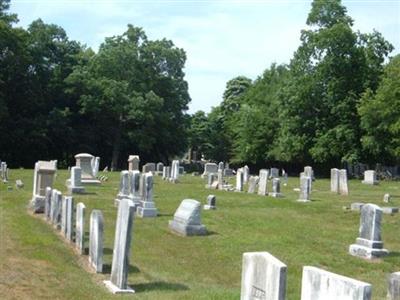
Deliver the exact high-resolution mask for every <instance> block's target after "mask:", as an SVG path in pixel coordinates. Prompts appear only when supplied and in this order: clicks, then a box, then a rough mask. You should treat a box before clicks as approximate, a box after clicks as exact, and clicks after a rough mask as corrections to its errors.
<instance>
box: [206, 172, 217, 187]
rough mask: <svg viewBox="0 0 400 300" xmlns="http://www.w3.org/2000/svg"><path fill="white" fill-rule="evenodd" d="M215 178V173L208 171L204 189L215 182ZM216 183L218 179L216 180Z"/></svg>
mask: <svg viewBox="0 0 400 300" xmlns="http://www.w3.org/2000/svg"><path fill="white" fill-rule="evenodd" d="M216 178H217V175H216V174H215V173H208V175H207V184H206V189H211V188H212V185H213V183H214V182H215V180H216ZM217 184H218V181H217Z"/></svg>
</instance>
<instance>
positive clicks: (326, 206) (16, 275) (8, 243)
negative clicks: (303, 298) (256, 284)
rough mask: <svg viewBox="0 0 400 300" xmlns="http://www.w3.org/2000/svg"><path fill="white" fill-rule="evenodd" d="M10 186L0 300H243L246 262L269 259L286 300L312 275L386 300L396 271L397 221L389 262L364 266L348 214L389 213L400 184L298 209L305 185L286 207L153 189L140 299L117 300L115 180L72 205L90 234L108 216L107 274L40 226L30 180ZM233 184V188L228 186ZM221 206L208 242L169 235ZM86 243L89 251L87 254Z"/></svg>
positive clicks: (316, 199)
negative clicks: (181, 210)
mask: <svg viewBox="0 0 400 300" xmlns="http://www.w3.org/2000/svg"><path fill="white" fill-rule="evenodd" d="M10 176H11V179H10V183H9V185H14V183H15V180H16V179H22V180H23V182H24V183H25V187H24V189H21V190H17V189H16V188H15V187H14V186H13V190H11V191H9V190H7V185H6V184H0V298H1V299H38V298H40V299H115V298H116V297H122V298H132V299H239V298H240V281H241V263H242V254H243V252H249V251H268V252H270V253H271V254H272V255H274V256H276V257H277V258H278V259H280V260H281V261H282V262H284V263H285V264H287V266H288V279H287V299H289V300H291V299H299V298H300V289H301V273H302V267H303V266H305V265H312V266H316V267H320V268H323V269H325V270H328V271H331V272H335V273H338V274H341V275H345V276H349V277H353V278H355V279H358V280H362V281H366V282H368V283H371V284H372V285H373V292H372V293H373V299H385V297H386V286H387V284H386V276H387V275H388V274H389V273H391V272H396V271H400V259H399V256H400V234H399V228H400V226H399V225H400V224H399V219H400V214H396V215H393V216H391V215H384V217H383V224H382V229H383V231H382V236H383V241H384V246H385V248H387V249H388V250H389V251H390V255H389V256H388V257H385V258H384V259H383V260H377V261H373V262H370V261H365V260H362V259H360V258H356V257H353V256H351V255H349V254H348V247H349V245H350V244H352V243H354V242H355V239H356V237H357V236H358V227H359V213H357V212H351V211H349V210H344V209H343V206H349V205H350V203H352V202H371V203H376V204H378V205H384V203H383V202H382V198H383V195H384V194H385V193H390V194H391V195H392V199H393V203H391V204H390V206H400V191H399V188H400V183H399V182H381V183H380V185H379V186H367V185H362V184H361V182H360V181H358V180H350V182H349V190H350V196H348V197H343V196H338V195H333V194H331V193H330V192H329V187H330V182H329V180H327V179H319V180H317V181H316V182H314V183H313V190H314V191H313V193H312V200H313V202H312V203H298V202H296V199H297V197H298V192H294V191H293V188H294V187H298V184H299V179H298V178H290V179H289V183H288V186H286V187H285V186H282V193H283V194H284V196H285V197H284V198H280V199H275V198H271V197H265V196H264V197H263V196H258V195H255V194H254V195H249V194H247V193H234V192H225V191H213V190H207V189H205V187H204V185H205V182H204V181H203V180H202V179H201V178H200V177H192V176H190V175H187V176H184V177H182V178H181V182H180V183H179V184H171V183H167V182H164V181H162V180H161V178H160V177H156V179H155V187H154V188H155V192H154V194H155V198H154V200H155V203H156V206H157V208H158V210H159V216H158V217H157V218H153V219H139V218H135V221H134V229H133V231H134V235H133V242H132V251H131V260H130V264H131V268H130V273H129V278H128V280H129V283H130V285H131V286H132V287H133V288H134V289H135V291H136V294H134V295H129V296H127V295H124V296H114V295H111V294H110V293H109V292H108V291H106V289H105V287H104V286H103V284H102V280H104V279H109V277H110V270H111V261H112V248H113V243H114V231H115V218H116V213H117V209H116V208H115V207H114V205H113V204H114V198H115V196H116V194H117V188H118V186H119V173H117V172H115V173H107V176H109V180H108V181H107V182H105V183H103V184H102V185H101V186H98V187H94V186H92V187H86V191H87V192H89V193H88V194H85V195H75V196H74V200H75V204H76V203H78V202H83V203H85V205H86V207H87V210H86V232H88V230H89V216H90V212H91V210H92V209H100V210H102V211H103V216H104V222H105V242H104V247H105V249H104V263H105V267H104V269H105V271H104V274H94V273H93V272H91V271H90V270H89V269H88V267H87V260H88V257H87V255H84V256H80V255H78V254H77V253H76V252H75V251H74V249H73V247H72V246H71V245H69V244H68V242H67V241H66V240H64V239H63V238H62V237H61V236H60V234H59V233H58V232H57V231H56V230H54V229H53V228H52V226H50V225H49V224H48V223H46V222H45V221H44V220H43V218H42V216H33V215H31V214H30V213H29V212H28V210H27V205H28V202H29V200H30V198H31V196H32V177H33V170H11V172H10ZM67 177H68V172H67V171H66V170H59V171H58V173H57V179H56V182H55V186H54V187H55V188H57V189H59V190H61V191H62V192H63V193H65V192H66V187H65V185H64V183H65V180H66V179H67ZM232 180H233V179H232ZM208 194H215V195H216V196H217V207H218V209H217V210H215V211H203V212H202V221H203V224H205V225H206V227H207V229H208V231H209V232H210V234H209V235H207V236H202V237H180V236H176V235H174V234H172V233H170V232H169V230H168V220H170V219H172V217H173V214H174V212H175V210H176V208H177V207H178V205H179V203H180V202H181V201H182V200H183V199H185V198H191V199H196V200H199V201H201V202H202V203H203V204H204V203H205V201H206V197H207V195H208ZM87 245H88V244H87V243H86V247H87Z"/></svg>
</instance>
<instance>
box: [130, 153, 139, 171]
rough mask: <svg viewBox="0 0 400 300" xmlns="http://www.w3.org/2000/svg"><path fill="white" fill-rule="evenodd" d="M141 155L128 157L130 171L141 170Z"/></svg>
mask: <svg viewBox="0 0 400 300" xmlns="http://www.w3.org/2000/svg"><path fill="white" fill-rule="evenodd" d="M139 162H140V158H139V155H129V157H128V170H129V171H135V170H137V171H139Z"/></svg>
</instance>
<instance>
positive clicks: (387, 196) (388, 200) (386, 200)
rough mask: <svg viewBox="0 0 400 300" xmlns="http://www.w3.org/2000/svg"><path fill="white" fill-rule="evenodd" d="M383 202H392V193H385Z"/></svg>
mask: <svg viewBox="0 0 400 300" xmlns="http://www.w3.org/2000/svg"><path fill="white" fill-rule="evenodd" d="M383 202H385V203H389V202H390V194H387V193H386V194H385V195H383Z"/></svg>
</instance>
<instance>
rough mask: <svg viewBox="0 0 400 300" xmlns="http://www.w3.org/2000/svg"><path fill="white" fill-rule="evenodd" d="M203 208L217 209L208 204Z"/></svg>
mask: <svg viewBox="0 0 400 300" xmlns="http://www.w3.org/2000/svg"><path fill="white" fill-rule="evenodd" d="M203 208H204V210H211V209H216V207H215V206H212V205H208V204H205V205H204V206H203Z"/></svg>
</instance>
